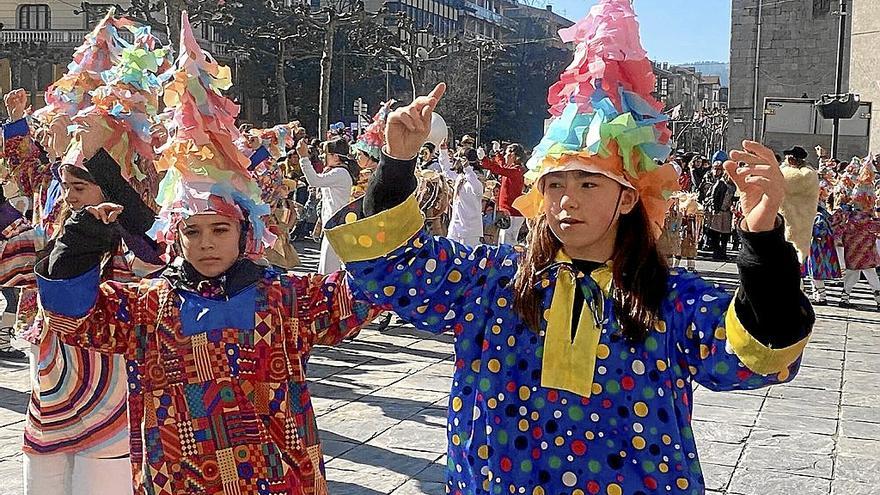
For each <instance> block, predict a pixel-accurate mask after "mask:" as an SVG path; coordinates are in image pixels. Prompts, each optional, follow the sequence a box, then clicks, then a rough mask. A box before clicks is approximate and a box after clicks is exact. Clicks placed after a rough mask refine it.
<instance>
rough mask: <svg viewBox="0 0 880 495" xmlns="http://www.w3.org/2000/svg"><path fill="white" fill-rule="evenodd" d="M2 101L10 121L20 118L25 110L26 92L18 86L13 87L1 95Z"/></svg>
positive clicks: (26, 102)
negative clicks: (17, 87)
mask: <svg viewBox="0 0 880 495" xmlns="http://www.w3.org/2000/svg"><path fill="white" fill-rule="evenodd" d="M3 103H5V104H6V114H7V115H9V121H10V122H15V121H17V120H21V119H23V118H24V115H25V112H26V111H27V104H28V96H27V92H26V91H25V90H23V89H20V88H19V89H14V90H12V91H10V92H9V93H6V95H5V96H3Z"/></svg>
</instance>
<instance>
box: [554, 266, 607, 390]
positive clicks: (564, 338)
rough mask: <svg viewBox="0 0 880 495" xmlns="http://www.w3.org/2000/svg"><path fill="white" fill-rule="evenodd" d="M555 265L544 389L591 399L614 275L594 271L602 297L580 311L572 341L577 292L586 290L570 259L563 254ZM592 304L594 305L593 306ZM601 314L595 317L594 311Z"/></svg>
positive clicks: (587, 302)
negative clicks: (555, 272) (556, 267)
mask: <svg viewBox="0 0 880 495" xmlns="http://www.w3.org/2000/svg"><path fill="white" fill-rule="evenodd" d="M555 262H556V263H559V264H561V265H562V266H560V267H559V268H558V271H557V276H556V288H555V290H554V292H553V299H552V302H551V303H550V308H549V310H548V311H547V312H546V313H545V315H546V316H545V318H546V319H547V330H546V332H545V335H544V354H543V357H542V362H541V366H542V371H541V386H542V387H547V388H556V389H560V390H566V391H568V392H572V393H575V394H578V395H581V396H583V397H589V396H590V394H591V393H592V389H593V373H594V372H595V368H596V348H597V346H598V345H599V338H600V336H601V335H602V325H603V317H604V305H605V297H607V296H608V294H609V293H610V291H611V281H612V272H611V268H610V267H609V266H608V265H607V264H605V265H602V266H601V267H599V268H597V269H596V270H594V271H593V272H592V273H591V274H590V277H591V278H592V279H593V281H595V283H596V285H597V286H598V287H599V289H601V296H602V297H599V298H598V300H596V299H597V298H596V296H598V294H596V295H593V296H588V297H587V300H585V301H584V303H583V304H584V306H583V308H581V313H580V318H579V319H578V324H577V332H576V333H575V336H574V340H572V338H571V320H572V318H573V311H574V301H575V291H576V290H583V289H582V288H581V287H580V283H579V282H578V277H577V273H576V272H575V270H574V269H573V268H572V261H571V258H570V257H569V256H568V255H566V254H565V253H564V252H562V251H560V252H559V253H558V254H557V255H556V260H555ZM585 296H586V295H585ZM590 303H592V304H590ZM592 308H595V310H596V311H597V312H598V314H595V313H594V310H593V309H592Z"/></svg>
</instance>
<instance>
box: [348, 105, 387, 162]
mask: <svg viewBox="0 0 880 495" xmlns="http://www.w3.org/2000/svg"><path fill="white" fill-rule="evenodd" d="M394 103H395V101H394V100H390V101H387V102H385V103H383V104H382V107H381V108H380V109H379V112H378V113H376V116H375V117H373V122H371V123H370V125H368V126H367V128H366V130H364V133H363V134H361V135H360V136H358V140H357V142H356V143H354V145H353V146H352V147H353V148H354V149H356V150H359V151H362V152H364V153H366V154H367V155H369V156H370V157H371V158H372V159H373V160H375V161H377V162H378V161H379V157H380V155H381V154H382V146H384V145H385V121H386V120H387V119H388V114H389V113H391V106H392V105H394Z"/></svg>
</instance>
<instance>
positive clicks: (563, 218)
mask: <svg viewBox="0 0 880 495" xmlns="http://www.w3.org/2000/svg"><path fill="white" fill-rule="evenodd" d="M543 180H544V213H545V214H546V216H547V223H548V225H549V226H550V230H551V231H552V232H553V234H554V235H555V236H556V237H557V238H558V239H559V240H560V242H562V246H563V248H564V249H565V252H566V253H567V254H568V255H569V256H571V257H573V258H576V259H586V260H591V261H606V260H607V259H608V257H610V256H611V252H612V251H613V248H614V239H615V237H616V234H617V223H618V219H619V218H620V215H625V214H627V213H629V212H631V211H632V209H633V207H634V206H635V204H636V202H637V200H638V194H637V193H636V192H635V191H633V190H632V189H630V188H627V187H623V186H622V185H620V184H619V183H617V182H616V181H614V180H613V179H609V178H608V177H605V176H604V175H600V174H592V173H587V172H583V171H568V172H556V173H551V174H548V175H547V177H545V178H544V179H543Z"/></svg>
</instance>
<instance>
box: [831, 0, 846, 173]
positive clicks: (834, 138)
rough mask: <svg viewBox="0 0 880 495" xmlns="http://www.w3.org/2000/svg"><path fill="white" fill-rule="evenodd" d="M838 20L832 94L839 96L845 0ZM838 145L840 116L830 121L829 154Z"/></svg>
mask: <svg viewBox="0 0 880 495" xmlns="http://www.w3.org/2000/svg"><path fill="white" fill-rule="evenodd" d="M838 15H839V16H840V20H839V23H838V37H837V74H836V77H837V79H836V80H835V83H834V94H835V95H837V97H838V98H839V97H840V94H841V93H842V92H843V48H844V44H845V43H846V16H847V0H840V11H839V12H838ZM839 147H840V118H838V117H835V118H834V120H833V121H832V131H831V156H832V158H836V157H837V152H838V148H839Z"/></svg>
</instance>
